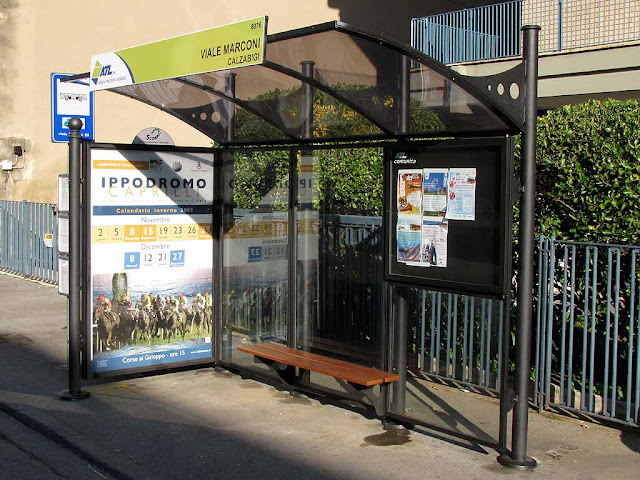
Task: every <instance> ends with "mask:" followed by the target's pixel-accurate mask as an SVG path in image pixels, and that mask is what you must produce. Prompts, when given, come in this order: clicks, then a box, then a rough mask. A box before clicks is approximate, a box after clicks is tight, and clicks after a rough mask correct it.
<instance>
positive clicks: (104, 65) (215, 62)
mask: <svg viewBox="0 0 640 480" xmlns="http://www.w3.org/2000/svg"><path fill="white" fill-rule="evenodd" d="M266 35H267V17H266V16H263V17H258V18H253V19H250V20H244V21H242V22H237V23H232V24H229V25H224V26H221V27H216V28H211V29H208V30H202V31H199V32H194V33H189V34H187V35H181V36H178V37H173V38H168V39H165V40H160V41H158V42H153V43H147V44H144V45H139V46H137V47H131V48H125V49H123V50H117V51H115V52H107V53H103V54H100V55H93V56H92V57H91V70H90V73H91V81H90V82H89V83H90V90H91V91H95V90H104V89H109V88H115V87H123V86H127V85H133V84H135V83H144V82H151V81H154V80H162V79H166V78H175V77H182V76H185V75H194V74H197V73H205V72H213V71H216V70H225V69H229V68H237V67H245V66H248V65H258V64H260V63H262V62H263V60H264V52H265V44H266Z"/></svg>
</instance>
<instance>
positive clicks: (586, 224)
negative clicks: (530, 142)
mask: <svg viewBox="0 0 640 480" xmlns="http://www.w3.org/2000/svg"><path fill="white" fill-rule="evenodd" d="M536 163H537V178H536V234H543V235H546V236H552V235H555V236H556V237H559V238H562V239H565V240H576V241H578V240H579V241H589V242H603V243H625V244H626V243H629V244H634V245H638V244H639V243H640V209H638V205H639V204H640V101H638V100H630V101H617V100H606V101H589V102H587V103H583V104H579V105H571V106H564V107H562V108H559V109H556V110H552V111H550V112H549V113H547V114H546V115H545V116H543V117H540V118H539V119H538V141H537V158H536Z"/></svg>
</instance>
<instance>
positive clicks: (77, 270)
mask: <svg viewBox="0 0 640 480" xmlns="http://www.w3.org/2000/svg"><path fill="white" fill-rule="evenodd" d="M81 128H82V121H81V120H80V119H79V118H77V117H73V118H72V119H71V120H69V130H70V132H69V391H68V392H63V393H61V394H60V398H61V399H62V400H82V399H83V398H87V397H88V396H89V392H85V391H82V390H81V389H80V348H81V342H80V328H81V327H80V315H81V290H80V286H81V283H80V276H81V274H82V268H81V267H82V266H81V265H80V263H81V253H80V249H81V247H82V246H81V245H80V229H81V228H82V221H81V218H80V216H81V214H82V212H81V209H80V176H81V175H80V172H81V169H82V160H81V148H82V137H81V136H80V129H81Z"/></svg>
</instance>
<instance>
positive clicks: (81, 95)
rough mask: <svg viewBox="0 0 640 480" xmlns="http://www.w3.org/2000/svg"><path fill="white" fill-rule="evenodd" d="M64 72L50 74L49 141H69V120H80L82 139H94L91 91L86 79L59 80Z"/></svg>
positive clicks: (64, 74) (64, 75)
mask: <svg viewBox="0 0 640 480" xmlns="http://www.w3.org/2000/svg"><path fill="white" fill-rule="evenodd" d="M67 76H69V75H68V74H66V73H52V74H51V141H52V142H55V143H62V142H64V143H66V142H68V141H69V125H68V124H69V120H70V119H71V118H73V117H78V118H79V119H80V120H82V129H81V130H80V135H81V136H82V139H83V140H93V139H94V136H95V135H94V123H93V112H94V102H93V92H90V91H89V83H88V81H87V79H80V80H74V81H71V82H61V81H60V80H61V79H63V78H65V77H67Z"/></svg>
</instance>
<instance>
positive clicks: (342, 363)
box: [260, 342, 400, 383]
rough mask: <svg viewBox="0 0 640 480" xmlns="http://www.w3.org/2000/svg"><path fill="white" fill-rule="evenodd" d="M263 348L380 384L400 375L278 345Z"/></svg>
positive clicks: (394, 379)
mask: <svg viewBox="0 0 640 480" xmlns="http://www.w3.org/2000/svg"><path fill="white" fill-rule="evenodd" d="M260 345H262V346H264V347H265V348H270V349H273V350H276V351H281V352H287V353H289V354H291V355H295V356H297V357H300V358H307V359H309V360H312V361H315V362H322V363H326V364H327V365H333V366H336V367H340V368H346V369H349V370H352V371H354V372H360V373H363V374H365V375H371V376H372V377H376V378H378V377H379V378H382V379H383V381H382V383H389V382H395V381H396V380H399V379H400V375H398V374H396V373H391V372H385V371H384V370H378V369H376V368H371V367H365V366H363V365H358V364H355V363H350V362H345V361H344V360H338V359H335V358H330V357H325V356H323V355H318V354H315V353H310V352H305V351H304V350H297V349H293V348H289V347H285V346H284V345H280V344H278V343H271V342H269V343H262V344H260Z"/></svg>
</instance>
